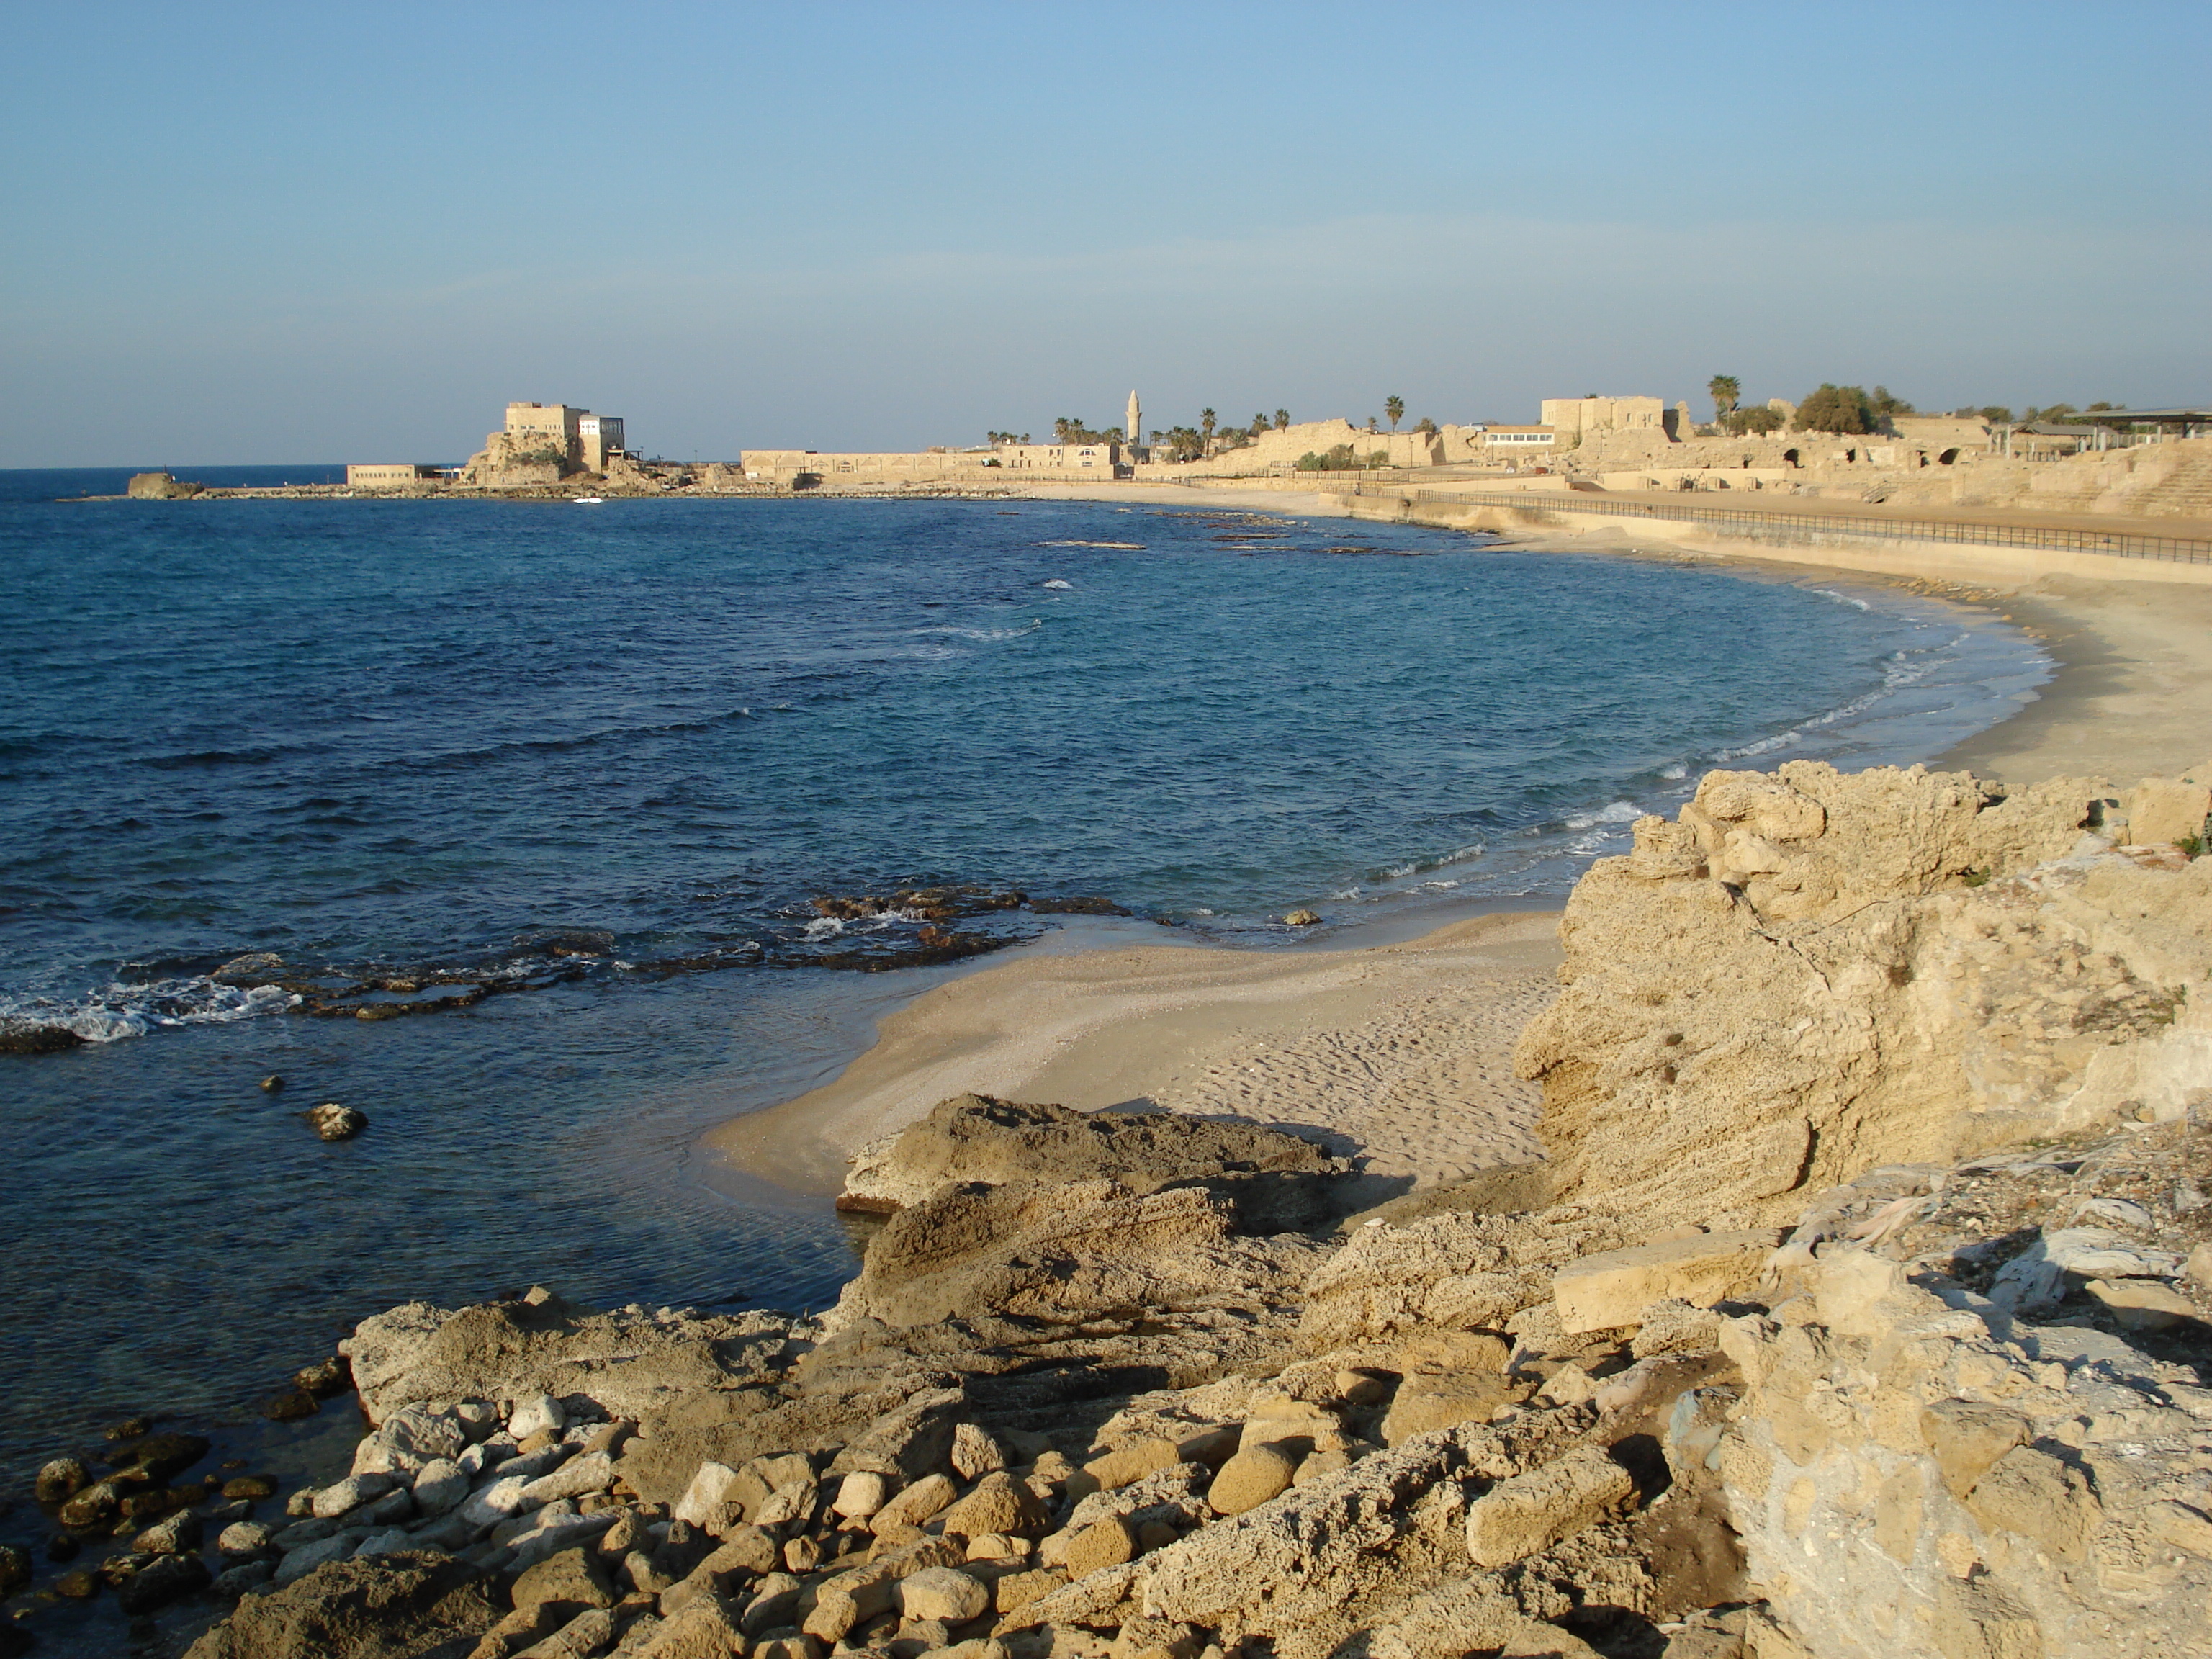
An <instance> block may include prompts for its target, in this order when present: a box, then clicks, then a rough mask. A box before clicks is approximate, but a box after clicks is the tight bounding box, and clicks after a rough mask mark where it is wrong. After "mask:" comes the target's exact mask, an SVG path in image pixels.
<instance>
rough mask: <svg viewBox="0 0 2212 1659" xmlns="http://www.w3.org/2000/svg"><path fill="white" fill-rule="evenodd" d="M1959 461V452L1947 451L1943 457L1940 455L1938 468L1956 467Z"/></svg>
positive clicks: (1937, 462)
mask: <svg viewBox="0 0 2212 1659" xmlns="http://www.w3.org/2000/svg"><path fill="white" fill-rule="evenodd" d="M1958 459H1959V452H1958V451H1957V450H1955V449H1947V450H1945V451H1944V452H1943V453H1942V454H1941V455H1938V456H1937V457H1936V465H1938V466H1950V465H1954V464H1955V463H1956V462H1957V460H1958Z"/></svg>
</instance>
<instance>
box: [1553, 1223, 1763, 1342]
mask: <svg viewBox="0 0 2212 1659" xmlns="http://www.w3.org/2000/svg"><path fill="white" fill-rule="evenodd" d="M1779 1243H1782V1235H1781V1234H1780V1233H1779V1232H1775V1231H1759V1232H1733V1233H1698V1234H1695V1235H1693V1236H1692V1237H1688V1238H1677V1239H1671V1240H1669V1241H1668V1242H1667V1243H1662V1244H1638V1245H1632V1246H1631V1247H1630V1248H1628V1249H1622V1250H1608V1251H1606V1252H1604V1253H1602V1254H1601V1255H1590V1256H1585V1257H1583V1259H1582V1260H1581V1261H1576V1262H1573V1263H1571V1264H1570V1265H1569V1266H1566V1267H1562V1268H1560V1269H1559V1273H1558V1274H1557V1276H1556V1277H1554V1278H1553V1281H1552V1296H1553V1302H1554V1303H1555V1304H1556V1305H1557V1306H1558V1308H1559V1324H1560V1327H1561V1328H1563V1329H1565V1330H1566V1331H1568V1332H1570V1333H1573V1332H1577V1331H1603V1330H1611V1329H1613V1328H1616V1327H1619V1326H1623V1325H1636V1324H1640V1323H1642V1322H1643V1317H1644V1310H1645V1309H1646V1308H1647V1307H1649V1306H1650V1304H1652V1303H1654V1302H1659V1301H1667V1300H1672V1301H1679V1302H1687V1303H1689V1304H1692V1306H1695V1307H1700V1308H1710V1307H1711V1306H1712V1305H1713V1304H1714V1303H1716V1302H1719V1301H1722V1300H1723V1299H1725V1298H1726V1297H1729V1296H1731V1295H1733V1294H1734V1293H1735V1292H1736V1291H1740V1290H1742V1289H1744V1288H1745V1287H1746V1286H1747V1285H1750V1283H1751V1282H1752V1280H1753V1279H1756V1278H1757V1277H1758V1276H1759V1270H1760V1268H1762V1267H1764V1266H1765V1262H1766V1258H1767V1257H1768V1256H1769V1255H1771V1254H1772V1253H1773V1251H1774V1248H1775V1246H1777V1245H1778V1244H1779Z"/></svg>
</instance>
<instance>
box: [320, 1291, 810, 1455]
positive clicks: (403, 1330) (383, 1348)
mask: <svg viewBox="0 0 2212 1659" xmlns="http://www.w3.org/2000/svg"><path fill="white" fill-rule="evenodd" d="M792 1324H793V1322H792V1321H791V1319H790V1318H788V1317H787V1316H784V1315H781V1314H775V1313H743V1314H734V1315H729V1316H719V1315H717V1316H694V1315H691V1314H689V1313H674V1312H667V1311H665V1310H664V1311H663V1312H660V1313H651V1312H647V1310H644V1309H641V1308H624V1309H617V1310H614V1311H613V1312H611V1313H590V1312H586V1311H584V1310H580V1309H577V1308H574V1307H572V1306H570V1305H569V1304H568V1303H566V1302H563V1301H562V1299H561V1298H560V1297H557V1296H554V1295H552V1294H551V1293H550V1292H549V1291H532V1292H531V1293H530V1294H529V1296H527V1297H521V1298H519V1299H517V1300H514V1301H511V1302H495V1303H490V1304H482V1305H479V1306H476V1307H469V1308H461V1309H459V1310H446V1309H441V1308H435V1307H432V1306H431V1305H430V1304H428V1303H426V1302H410V1303H407V1304H404V1305H402V1306H400V1307H397V1308H394V1309H392V1310H390V1311H389V1312H387V1313H381V1314H379V1315H377V1316H375V1317H374V1318H372V1319H366V1320H363V1321H362V1322H361V1323H360V1324H359V1325H358V1326H356V1328H354V1333H353V1334H352V1335H351V1336H349V1337H348V1338H347V1339H346V1340H344V1341H343V1342H342V1343H340V1344H339V1345H338V1346H339V1348H340V1351H341V1352H343V1353H344V1354H345V1356H346V1358H348V1359H349V1361H351V1363H352V1365H353V1375H354V1380H355V1382H356V1384H357V1385H358V1387H359V1388H360V1390H361V1403H362V1410H363V1411H365V1412H366V1413H368V1418H369V1420H370V1421H371V1422H373V1423H380V1422H382V1421H383V1420H384V1419H386V1417H388V1416H390V1415H391V1414H392V1413H394V1412H396V1411H398V1409H399V1408H400V1407H403V1406H407V1405H411V1404H415V1403H416V1402H419V1401H426V1400H457V1399H479V1400H505V1399H514V1398H519V1397H520V1396H522V1395H538V1394H547V1395H553V1396H555V1397H556V1398H569V1397H574V1396H578V1395H580V1396H582V1397H584V1398H586V1399H588V1400H590V1401H592V1402H593V1403H594V1404H595V1405H597V1406H598V1407H599V1409H600V1410H601V1411H602V1412H603V1413H605V1415H606V1416H608V1417H610V1418H617V1419H619V1418H629V1419H633V1420H636V1419H642V1418H645V1417H647V1416H649V1415H651V1414H653V1413H655V1412H657V1411H659V1410H660V1409H662V1408H663V1407H666V1406H668V1405H669V1404H671V1402H672V1401H677V1400H678V1399H680V1398H684V1397H686V1396H693V1395H702V1394H704V1393H707V1392H709V1391H712V1390H716V1389H726V1388H728V1387H729V1386H730V1384H731V1383H732V1381H733V1380H735V1379H742V1378H744V1377H745V1376H749V1375H757V1374H760V1373H762V1372H763V1371H766V1370H771V1369H773V1368H775V1366H777V1365H779V1364H781V1363H782V1362H783V1361H784V1359H785V1358H786V1356H787V1352H788V1351H789V1348H790V1346H791V1333H792Z"/></svg>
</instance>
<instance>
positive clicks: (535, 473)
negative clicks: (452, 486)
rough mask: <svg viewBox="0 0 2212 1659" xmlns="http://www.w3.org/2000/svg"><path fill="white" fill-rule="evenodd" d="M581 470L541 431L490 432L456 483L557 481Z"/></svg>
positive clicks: (493, 485) (501, 485) (512, 485)
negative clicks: (518, 432)
mask: <svg viewBox="0 0 2212 1659" xmlns="http://www.w3.org/2000/svg"><path fill="white" fill-rule="evenodd" d="M576 471H580V469H579V468H578V466H577V465H576V464H575V462H574V459H573V458H572V457H570V456H569V455H568V454H567V453H565V452H564V451H563V450H562V448H561V447H559V446H558V445H556V444H555V443H553V442H552V441H550V439H548V438H547V437H546V436H545V435H544V434H542V433H520V434H517V433H512V432H493V433H489V434H487V435H485V438H484V447H483V448H482V449H480V450H478V451H477V453H475V454H473V455H471V456H470V457H469V459H468V464H467V465H465V466H464V467H462V469H461V471H460V474H459V478H458V479H457V482H458V483H462V484H465V485H472V486H475V487H477V488H480V489H522V488H526V487H528V486H531V485H541V484H557V483H560V482H561V481H562V479H564V478H566V477H568V476H569V475H570V474H572V473H574V472H576Z"/></svg>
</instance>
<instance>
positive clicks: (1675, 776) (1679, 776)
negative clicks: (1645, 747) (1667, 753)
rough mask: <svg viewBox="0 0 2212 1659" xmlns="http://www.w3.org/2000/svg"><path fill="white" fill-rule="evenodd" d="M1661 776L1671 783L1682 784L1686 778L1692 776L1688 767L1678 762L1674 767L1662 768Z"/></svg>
mask: <svg viewBox="0 0 2212 1659" xmlns="http://www.w3.org/2000/svg"><path fill="white" fill-rule="evenodd" d="M1659 775H1660V776H1661V777H1662V778H1664V779H1666V780H1667V781H1668V782H1669V783H1680V781H1682V780H1683V779H1684V778H1686V777H1688V776H1689V775H1690V769H1689V768H1688V767H1687V766H1685V765H1684V764H1683V763H1681V762H1680V761H1676V762H1675V763H1674V764H1673V765H1672V766H1662V767H1661V768H1660V769H1659Z"/></svg>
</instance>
